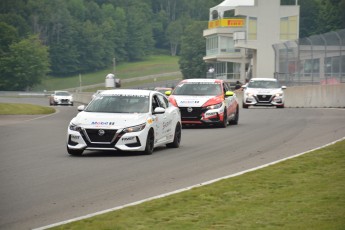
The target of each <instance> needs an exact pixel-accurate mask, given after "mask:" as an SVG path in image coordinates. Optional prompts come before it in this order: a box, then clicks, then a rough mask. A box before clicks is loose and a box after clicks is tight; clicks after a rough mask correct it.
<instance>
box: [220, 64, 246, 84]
mask: <svg viewBox="0 0 345 230" xmlns="http://www.w3.org/2000/svg"><path fill="white" fill-rule="evenodd" d="M215 67H216V74H215V77H216V78H219V79H228V80H239V79H240V77H241V73H240V68H241V64H240V63H235V62H217V63H215Z"/></svg>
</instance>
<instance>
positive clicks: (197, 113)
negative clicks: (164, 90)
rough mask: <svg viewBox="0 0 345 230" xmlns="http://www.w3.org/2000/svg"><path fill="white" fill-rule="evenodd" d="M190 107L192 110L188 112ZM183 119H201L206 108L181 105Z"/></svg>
mask: <svg viewBox="0 0 345 230" xmlns="http://www.w3.org/2000/svg"><path fill="white" fill-rule="evenodd" d="M188 108H191V109H192V111H191V112H188ZM180 112H181V119H182V120H188V121H199V120H200V119H201V114H202V113H203V112H204V110H203V109H202V108H200V107H180Z"/></svg>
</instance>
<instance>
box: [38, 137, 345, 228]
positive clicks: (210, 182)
mask: <svg viewBox="0 0 345 230" xmlns="http://www.w3.org/2000/svg"><path fill="white" fill-rule="evenodd" d="M343 140H345V137H343V138H340V139H338V140H336V141H333V142H331V143H328V144H326V145H323V146H321V147H317V148H315V149H311V150H308V151H305V152H302V153H299V154H296V155H293V156H290V157H286V158H283V159H280V160H277V161H273V162H271V163H268V164H264V165H261V166H258V167H255V168H251V169H247V170H244V171H241V172H238V173H234V174H231V175H228V176H225V177H220V178H217V179H214V180H209V181H206V182H203V183H200V184H196V185H192V186H189V187H186V188H182V189H178V190H175V191H172V192H168V193H164V194H161V195H157V196H153V197H149V198H147V199H143V200H139V201H135V202H133V203H129V204H125V205H121V206H117V207H114V208H110V209H106V210H103V211H99V212H95V213H91V214H88V215H85V216H80V217H76V218H73V219H69V220H65V221H61V222H58V223H55V224H50V225H46V226H43V227H39V228H34V229H33V230H44V229H48V228H52V227H56V226H59V225H63V224H67V223H71V222H74V221H78V220H83V219H87V218H90V217H94V216H97V215H101V214H105V213H108V212H112V211H116V210H119V209H123V208H126V207H130V206H134V205H138V204H141V203H144V202H147V201H150V200H155V199H159V198H163V197H167V196H170V195H173V194H176V193H180V192H184V191H188V190H191V189H193V188H197V187H201V186H204V185H208V184H212V183H215V182H217V181H220V180H223V179H228V178H231V177H236V176H240V175H243V174H245V173H248V172H252V171H255V170H258V169H262V168H265V167H268V166H270V165H274V164H277V163H280V162H282V161H286V160H289V159H292V158H295V157H299V156H301V155H303V154H306V153H309V152H312V151H315V150H318V149H322V148H324V147H327V146H330V145H333V144H335V143H337V142H339V141H343Z"/></svg>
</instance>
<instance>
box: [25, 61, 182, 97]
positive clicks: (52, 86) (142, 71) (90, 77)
mask: <svg viewBox="0 0 345 230" xmlns="http://www.w3.org/2000/svg"><path fill="white" fill-rule="evenodd" d="M176 71H179V66H178V57H176V56H175V57H173V56H169V55H154V56H149V57H147V58H146V59H145V60H143V61H140V62H129V63H119V64H117V65H116V74H117V76H118V77H119V78H120V79H127V78H134V77H140V76H147V75H153V74H161V73H169V72H176ZM111 72H113V68H112V67H109V68H108V69H105V70H101V71H97V72H94V73H87V74H81V81H82V82H81V84H82V85H84V86H85V85H93V84H98V83H103V82H104V81H105V76H106V75H107V74H108V73H111ZM79 86H80V78H79V75H75V76H70V77H47V78H46V79H44V80H42V83H41V84H40V85H38V86H36V87H35V88H34V89H32V91H43V90H47V91H53V90H58V89H67V88H73V87H79Z"/></svg>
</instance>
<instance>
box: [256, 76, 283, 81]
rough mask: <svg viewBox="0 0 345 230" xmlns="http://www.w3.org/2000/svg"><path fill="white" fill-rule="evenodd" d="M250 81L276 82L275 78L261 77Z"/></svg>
mask: <svg viewBox="0 0 345 230" xmlns="http://www.w3.org/2000/svg"><path fill="white" fill-rule="evenodd" d="M250 81H277V79H275V78H263V77H257V78H252V79H250Z"/></svg>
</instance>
